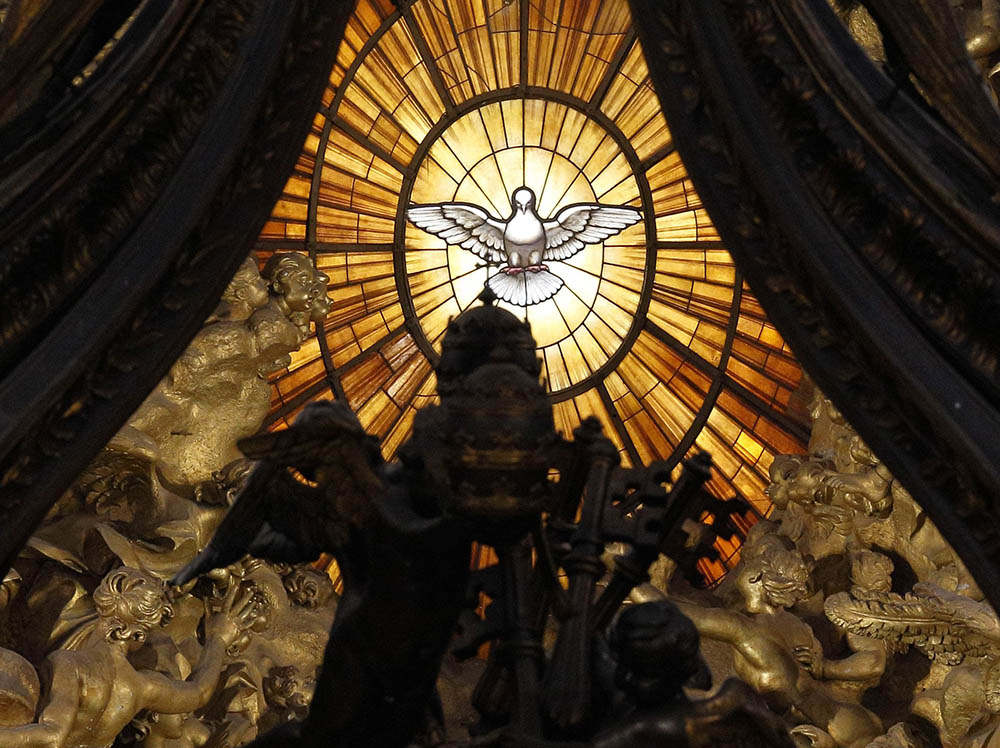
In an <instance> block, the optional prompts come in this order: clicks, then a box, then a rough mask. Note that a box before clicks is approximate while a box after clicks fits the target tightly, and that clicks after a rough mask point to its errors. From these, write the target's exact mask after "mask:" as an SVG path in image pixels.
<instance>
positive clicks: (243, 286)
mask: <svg viewBox="0 0 1000 748" xmlns="http://www.w3.org/2000/svg"><path fill="white" fill-rule="evenodd" d="M222 299H223V300H224V301H229V302H239V303H242V304H246V306H248V307H249V308H250V309H259V308H260V307H262V306H264V304H266V303H267V282H266V281H265V280H264V279H263V278H261V277H260V273H259V272H258V271H257V263H256V261H255V260H254V259H253V258H247V260H246V262H244V263H243V264H242V265H240V268H239V270H237V271H236V275H234V276H233V279H232V280H231V281H230V282H229V285H228V286H226V290H225V292H223V294H222Z"/></svg>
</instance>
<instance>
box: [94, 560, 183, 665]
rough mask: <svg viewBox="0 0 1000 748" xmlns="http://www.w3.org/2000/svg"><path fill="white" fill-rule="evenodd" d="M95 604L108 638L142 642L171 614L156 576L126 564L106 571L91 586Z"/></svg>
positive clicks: (110, 639) (164, 591)
mask: <svg viewBox="0 0 1000 748" xmlns="http://www.w3.org/2000/svg"><path fill="white" fill-rule="evenodd" d="M94 606H95V607H96V608H97V614H98V616H100V618H101V623H102V627H103V629H104V632H105V638H106V639H107V640H108V641H127V642H129V644H130V645H131V646H133V647H138V646H142V644H143V643H145V641H146V635H147V634H148V633H149V632H150V630H152V629H153V628H154V627H156V626H159V625H161V624H162V623H164V622H165V621H166V620H167V619H169V618H170V616H171V615H172V614H173V610H172V608H171V606H170V604H169V602H168V601H167V596H166V589H165V588H164V585H163V583H162V582H161V581H160V580H159V579H157V578H156V577H153V576H150V575H149V574H147V573H145V572H142V571H139V570H138V569H131V568H128V567H121V568H119V569H115V570H114V571H111V572H109V573H108V574H107V576H105V577H104V579H103V580H101V584H100V585H98V587H97V589H96V590H94Z"/></svg>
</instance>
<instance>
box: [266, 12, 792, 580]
mask: <svg viewBox="0 0 1000 748" xmlns="http://www.w3.org/2000/svg"><path fill="white" fill-rule="evenodd" d="M522 8H525V9H526V12H527V19H525V20H526V21H527V29H528V34H527V37H525V38H524V39H522V38H521V20H522V19H521V16H520V13H521V9H522ZM390 18H394V19H395V20H394V22H392V23H388V22H387V19H390ZM630 23H631V21H630V18H629V13H628V7H627V3H626V2H625V0H604V1H603V2H588V1H587V0H526V2H509V1H508V0H416V2H413V3H409V4H402V5H396V4H395V3H393V2H392V1H391V0H361V1H360V2H359V4H358V6H357V9H356V11H355V14H354V16H353V17H352V19H351V20H350V22H349V25H348V28H347V32H346V35H345V40H344V43H343V45H342V47H341V49H340V51H339V53H338V56H337V61H336V64H335V65H334V68H333V70H332V71H331V74H330V78H329V84H328V86H327V89H326V91H325V92H324V95H323V104H322V109H321V110H320V112H318V113H317V116H316V118H315V120H314V122H313V125H312V129H311V131H310V133H309V134H308V136H307V139H306V142H305V145H304V147H303V150H302V153H301V154H300V157H299V159H298V162H297V163H296V166H295V169H294V171H293V174H292V175H291V177H290V178H289V180H288V182H287V184H286V186H285V189H284V191H283V194H282V195H281V197H280V199H279V200H278V201H277V202H276V204H275V206H274V209H273V211H272V215H271V217H270V220H269V221H268V222H267V223H266V225H265V227H264V229H263V231H262V232H261V237H260V245H259V247H260V250H259V253H258V259H259V261H260V262H261V263H262V264H263V263H264V262H265V261H266V259H267V257H268V256H269V255H270V253H272V252H274V251H289V250H297V251H307V250H309V249H315V251H316V255H315V256H316V259H317V263H318V264H319V266H320V267H321V269H323V271H324V272H326V273H327V274H328V275H329V276H330V297H331V299H332V302H333V308H332V311H331V314H330V316H329V318H328V319H327V320H326V323H325V324H324V326H323V330H321V333H320V334H321V337H320V338H317V337H315V336H313V337H311V338H310V339H308V340H307V341H306V342H305V344H304V345H303V346H302V348H301V349H300V350H299V351H298V352H297V353H296V354H295V355H294V356H293V358H292V364H291V365H290V366H289V368H288V369H287V370H285V371H282V372H277V373H276V374H274V375H273V376H272V377H271V380H270V381H271V385H272V393H273V398H272V402H273V408H272V417H271V421H270V425H269V428H279V427H283V426H284V425H285V424H287V423H288V421H289V419H291V418H294V416H295V414H296V413H298V412H299V411H300V410H301V408H302V407H303V406H304V404H305V403H306V402H308V401H309V400H312V399H317V398H322V397H330V396H331V394H332V393H331V388H332V389H333V391H335V392H337V393H338V396H340V395H343V396H344V397H346V398H347V399H348V402H350V404H351V405H352V407H354V408H355V410H356V411H357V412H358V414H359V417H360V418H361V420H362V423H363V424H364V425H365V427H366V428H367V429H369V430H370V431H371V432H372V433H375V434H377V435H379V436H380V437H381V439H382V447H383V452H384V454H385V455H386V457H387V458H390V457H392V456H393V455H394V454H395V453H396V450H397V449H398V448H399V446H400V445H401V444H402V443H403V442H404V441H405V440H406V439H407V438H408V437H409V435H410V434H411V432H412V424H413V418H414V416H415V414H416V411H417V410H418V409H419V408H421V407H426V406H427V405H429V404H431V403H434V402H435V401H436V397H435V394H434V391H435V390H434V387H435V378H434V374H433V370H432V362H431V361H430V360H428V359H427V357H426V356H425V355H424V354H425V352H427V351H429V350H430V348H436V349H439V346H440V342H441V338H442V336H443V334H444V331H445V328H446V326H447V324H448V320H449V318H451V317H453V316H454V315H456V314H458V313H460V312H461V311H462V310H464V309H467V308H469V307H470V306H471V305H473V304H475V303H476V298H477V297H478V295H479V293H480V292H481V290H482V288H483V284H484V283H485V281H486V279H487V278H488V277H490V275H491V274H493V273H495V272H497V270H498V268H497V267H496V266H495V265H494V266H493V267H487V266H486V264H485V262H484V261H483V260H482V259H481V258H479V257H478V256H476V255H474V254H473V253H471V252H469V251H467V250H466V249H463V248H461V247H457V246H450V247H449V246H448V245H447V243H446V242H445V241H444V240H442V239H439V238H438V237H436V236H433V235H431V234H428V233H426V232H424V231H422V230H420V229H418V228H416V227H415V226H413V225H412V224H409V223H408V222H407V221H406V220H405V216H402V215H401V212H402V211H403V210H405V209H406V207H407V205H408V204H427V203H439V202H452V201H460V202H468V203H472V204H475V205H479V206H481V207H482V208H483V209H484V210H486V211H488V212H489V213H491V214H492V215H493V216H495V217H496V218H497V219H500V220H506V219H507V218H508V216H509V215H510V214H511V202H510V200H511V193H512V192H513V191H514V190H515V189H516V188H518V187H520V186H522V185H527V186H529V187H530V188H531V189H533V190H534V191H535V194H536V198H537V205H536V208H537V211H538V213H539V215H540V217H541V218H543V219H547V218H550V217H553V216H554V215H556V214H558V211H559V210H560V209H561V208H563V207H565V206H568V205H572V204H577V203H590V202H601V203H605V204H622V205H625V204H627V205H631V206H634V207H636V208H639V209H640V210H642V212H643V215H642V220H641V221H640V222H639V223H637V224H636V225H634V226H632V227H630V228H627V229H626V230H624V231H622V232H620V233H619V234H617V235H615V236H613V237H611V238H609V239H607V240H605V241H604V242H597V243H594V244H590V245H588V246H586V247H585V248H584V249H582V250H581V251H579V252H578V253H577V254H576V255H574V256H572V257H570V258H568V259H566V260H565V261H562V262H557V261H549V262H547V263H546V264H547V265H548V266H549V268H550V270H551V271H552V272H553V273H555V274H557V275H558V276H559V277H561V278H562V279H563V281H564V286H563V288H562V289H560V290H559V291H558V293H556V294H555V296H553V297H552V298H551V299H548V300H546V301H543V302H542V303H539V304H536V305H534V306H529V307H527V308H522V307H511V306H509V305H505V304H501V306H506V307H507V308H508V309H509V310H510V311H512V312H513V313H514V314H516V315H517V316H518V317H520V318H524V319H527V320H528V322H529V323H530V324H531V325H532V330H533V333H534V335H535V336H536V339H537V342H538V345H539V350H538V355H539V357H540V358H541V360H542V372H543V376H544V377H545V378H546V380H547V383H548V387H549V390H550V392H551V393H552V395H553V399H554V401H555V402H554V408H555V417H556V422H557V426H558V428H559V429H560V430H562V431H563V432H564V433H565V434H566V435H567V436H568V435H569V434H570V432H571V431H572V429H573V428H575V426H577V425H578V424H579V423H580V422H581V420H582V419H583V418H585V417H587V416H590V415H594V416H596V417H597V418H598V419H599V420H600V421H601V423H602V425H603V427H604V431H605V433H606V434H607V435H608V436H609V438H610V439H611V440H612V441H613V442H614V443H615V445H616V447H617V448H618V450H619V453H620V455H621V457H622V460H623V463H624V464H629V463H630V462H631V460H632V456H633V455H634V456H635V457H636V458H638V459H639V460H642V461H644V462H648V461H652V460H657V459H664V458H668V457H671V456H673V457H674V458H679V457H681V456H682V455H681V454H680V453H681V452H685V453H687V454H691V453H693V452H694V451H696V450H698V449H706V450H708V451H711V452H712V454H713V458H715V459H716V462H717V464H718V466H719V469H718V470H717V471H716V474H715V475H714V476H713V479H712V482H711V484H710V487H709V488H710V490H711V491H712V492H713V493H715V494H716V495H718V496H730V495H736V494H739V495H742V496H744V497H745V498H746V499H747V500H748V501H750V502H751V504H753V505H754V506H755V507H756V510H757V512H758V514H764V513H766V512H767V511H768V507H769V505H768V504H767V501H766V498H765V496H764V495H763V493H762V488H763V486H764V485H765V483H766V480H767V469H768V467H769V465H770V462H771V460H772V459H773V456H774V455H775V454H779V453H782V452H795V451H801V450H802V449H803V448H804V445H803V444H801V443H800V441H799V439H800V438H801V436H800V435H801V433H802V430H801V428H799V427H798V426H797V425H796V424H798V423H799V419H801V417H802V412H801V411H802V404H801V402H800V401H799V393H798V392H797V391H798V389H799V383H800V379H801V371H800V369H799V367H798V364H797V363H796V361H795V359H794V356H793V355H792V354H791V352H790V351H789V349H788V347H787V345H786V344H785V342H784V341H783V340H782V339H781V337H780V335H778V334H777V332H776V331H775V329H774V327H773V325H772V324H771V323H770V322H769V321H768V319H767V316H766V315H765V314H764V312H763V310H762V309H761V308H760V305H759V304H758V303H757V301H756V299H755V298H754V296H753V294H752V293H751V292H750V290H749V289H748V288H746V287H745V285H743V284H742V282H741V280H740V277H739V276H738V274H737V272H736V270H735V268H734V267H733V263H732V259H731V257H730V256H729V254H728V253H727V252H726V250H725V249H724V247H723V245H722V243H721V242H720V240H719V236H718V234H717V232H716V230H715V228H714V226H713V225H712V222H711V221H710V220H709V217H708V215H707V212H706V211H705V209H704V206H703V205H702V202H701V200H700V198H699V197H698V195H697V193H696V192H695V190H694V186H693V184H692V182H691V180H690V178H689V177H688V175H687V172H686V170H685V168H684V164H683V163H682V161H681V159H680V157H679V155H678V154H677V153H676V152H675V151H674V150H673V144H672V138H671V134H670V131H669V127H668V125H667V123H666V122H665V120H664V118H663V116H662V114H661V112H660V109H659V106H658V101H657V99H656V96H655V93H654V91H653V89H652V86H651V84H650V81H649V74H648V69H647V67H646V64H645V60H644V58H643V55H642V50H641V49H640V47H639V45H638V44H637V43H635V35H634V33H633V31H632V30H631V29H630ZM522 42H523V46H524V48H525V49H526V52H527V59H526V62H527V66H526V69H525V71H524V72H525V73H526V77H525V79H524V80H523V81H522V79H521V75H522V69H521V52H522ZM421 45H425V49H426V50H427V51H429V55H427V57H426V59H424V58H422V56H421V54H420V53H419V48H420V46H421ZM363 51H364V54H363V55H362V52H363ZM359 55H361V57H359ZM429 65H430V66H433V68H432V67H428V66H429ZM522 82H523V83H525V84H527V85H528V86H532V87H534V88H532V89H531V96H530V97H527V98H526V97H525V94H524V93H523V90H522V89H519V88H516V86H517V85H518V84H520V83H522ZM438 84H443V88H441V87H440V86H439V85H438ZM441 90H444V91H445V92H446V95H445V96H444V98H442V95H441V93H440V91H441ZM536 94H537V95H536ZM477 96H482V97H484V98H486V97H490V96H492V97H495V98H491V99H490V100H488V101H486V103H482V104H478V105H473V103H472V99H473V97H477ZM497 99H500V100H497ZM446 104H447V105H448V106H449V107H452V106H453V107H455V109H456V111H455V114H454V115H451V114H449V113H447V112H446ZM449 111H450V110H449ZM418 154H420V158H417V156H418ZM401 195H405V196H406V199H407V200H408V203H406V204H404V203H403V201H402V200H401V197H400V196H401ZM640 314H644V315H645V316H644V317H641V318H639V319H637V316H639V315H640ZM734 315H735V317H734ZM626 345H628V348H627V349H625V348H624V346H626ZM791 432H795V433H791ZM675 452H676V454H675ZM755 516H757V515H754V514H752V515H748V517H747V518H746V524H747V527H749V525H750V524H751V523H752V522H753V521H754V517H755ZM706 519H707V520H708V521H710V520H711V518H706ZM741 521H743V520H741ZM717 548H718V550H719V552H720V554H721V555H722V560H721V561H720V562H713V563H705V564H704V565H703V569H702V571H703V573H704V574H705V576H706V579H709V580H712V579H715V578H717V577H718V576H720V575H722V574H724V573H725V571H726V570H727V569H728V568H731V566H732V564H733V563H735V561H736V559H738V543H735V544H734V543H731V542H729V541H728V540H725V539H723V540H720V541H719V542H718V543H717Z"/></svg>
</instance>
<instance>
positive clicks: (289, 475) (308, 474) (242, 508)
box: [172, 401, 382, 584]
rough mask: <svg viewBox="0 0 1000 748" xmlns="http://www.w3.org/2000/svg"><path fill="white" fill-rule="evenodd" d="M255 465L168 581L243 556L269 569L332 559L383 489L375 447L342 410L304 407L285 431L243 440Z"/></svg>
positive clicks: (341, 405)
mask: <svg viewBox="0 0 1000 748" xmlns="http://www.w3.org/2000/svg"><path fill="white" fill-rule="evenodd" d="M239 446H240V449H241V450H243V452H244V453H245V454H246V455H247V457H249V458H251V459H255V460H258V464H257V466H256V467H255V468H254V470H253V471H252V472H251V474H250V476H249V477H248V479H247V483H246V485H245V486H244V487H243V489H242V490H241V491H240V493H239V495H238V496H237V497H236V501H235V502H234V504H233V506H232V508H231V509H230V510H229V513H228V514H227V515H226V517H225V519H223V521H222V523H221V524H220V525H219V529H218V530H217V531H216V533H215V536H214V537H213V538H212V540H211V542H210V543H209V544H208V546H207V547H206V548H205V550H204V551H202V552H201V553H200V554H199V555H198V557H197V558H196V559H195V560H194V561H193V562H192V563H191V564H189V565H188V566H187V567H185V569H184V570H182V571H181V572H180V573H179V574H178V575H177V576H176V577H175V578H174V580H172V581H173V583H174V584H183V583H185V582H186V581H189V580H190V579H193V578H194V577H196V576H198V575H199V574H202V573H204V572H206V571H208V570H210V569H214V568H218V567H220V566H228V565H229V564H231V563H234V562H235V561H238V560H239V559H240V558H242V557H243V556H244V555H246V554H248V553H249V554H250V555H253V556H257V557H259V558H265V559H268V560H270V561H282V562H287V563H298V562H304V561H312V560H314V559H316V558H317V557H318V556H319V555H320V554H321V553H323V552H333V551H335V550H336V548H337V546H339V545H340V543H342V542H343V540H344V538H345V537H346V526H347V525H348V524H354V525H359V526H360V525H363V524H364V523H365V522H367V521H368V520H369V519H370V518H371V516H372V515H373V513H374V505H375V502H376V501H377V499H378V497H379V495H380V494H381V490H382V484H381V481H380V480H379V478H378V476H377V474H376V468H377V466H378V465H379V464H380V463H381V460H382V458H381V454H380V452H379V449H378V444H377V442H376V441H375V440H373V439H372V437H370V436H369V435H368V434H366V433H365V431H364V429H363V428H362V427H361V424H360V422H359V421H358V419H357V417H356V416H355V415H354V413H353V412H351V410H350V408H349V407H348V406H347V405H346V404H345V403H339V402H330V401H323V402H316V403H310V404H309V405H308V406H307V407H306V408H305V410H303V412H302V414H301V415H300V416H299V418H298V419H297V420H296V421H295V423H294V424H293V425H292V426H291V427H290V428H288V429H286V430H284V431H277V432H272V433H267V434H259V435H257V436H253V437H250V438H248V439H243V440H241V441H240V442H239Z"/></svg>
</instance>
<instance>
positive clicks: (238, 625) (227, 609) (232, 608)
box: [205, 584, 267, 650]
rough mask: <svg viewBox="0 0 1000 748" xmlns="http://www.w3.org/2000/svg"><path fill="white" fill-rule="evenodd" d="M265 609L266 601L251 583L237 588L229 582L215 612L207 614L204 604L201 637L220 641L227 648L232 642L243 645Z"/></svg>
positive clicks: (262, 620) (264, 612)
mask: <svg viewBox="0 0 1000 748" xmlns="http://www.w3.org/2000/svg"><path fill="white" fill-rule="evenodd" d="M266 612H267V601H266V600H265V599H264V597H263V596H262V595H261V594H260V592H259V591H258V590H257V588H256V587H255V586H251V587H249V588H245V589H243V590H241V589H240V585H239V584H232V585H230V587H229V589H228V590H227V592H226V596H225V598H224V599H223V602H222V608H221V609H220V610H219V611H218V612H216V613H210V612H209V611H208V610H207V607H206V614H205V637H206V638H207V639H218V640H220V641H221V642H222V643H223V644H225V645H226V648H227V650H232V649H233V648H234V647H235V645H236V644H241V645H242V646H246V644H247V643H248V642H249V631H250V629H251V628H253V627H255V626H259V625H260V624H261V623H263V622H264V621H265V620H266V618H265V614H266ZM243 639H246V640H247V641H243ZM242 646H241V647H240V648H242Z"/></svg>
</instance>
